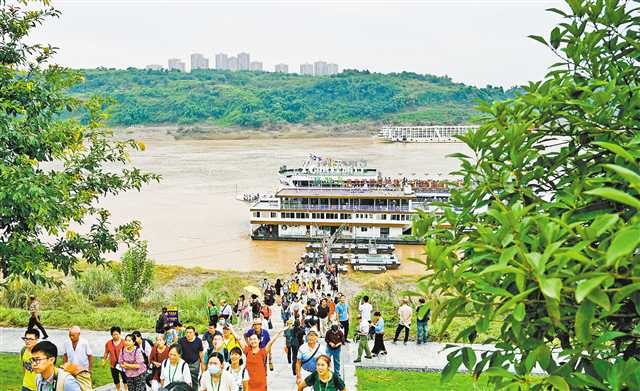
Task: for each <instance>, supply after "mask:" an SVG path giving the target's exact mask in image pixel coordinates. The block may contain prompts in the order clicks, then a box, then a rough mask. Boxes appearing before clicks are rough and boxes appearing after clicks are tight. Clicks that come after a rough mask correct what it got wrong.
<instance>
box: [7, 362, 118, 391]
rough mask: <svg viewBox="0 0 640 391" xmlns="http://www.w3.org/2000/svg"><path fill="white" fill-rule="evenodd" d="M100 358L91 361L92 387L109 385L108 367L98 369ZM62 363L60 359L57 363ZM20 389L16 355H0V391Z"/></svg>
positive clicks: (16, 390)
mask: <svg viewBox="0 0 640 391" xmlns="http://www.w3.org/2000/svg"><path fill="white" fill-rule="evenodd" d="M101 361H102V359H101V358H95V357H94V359H93V363H94V364H93V368H94V369H93V384H94V386H102V385H105V384H108V383H111V382H112V380H111V372H110V371H109V367H108V366H107V367H106V368H102V367H100V362H101ZM61 362H62V357H60V358H59V359H58V361H57V363H58V364H59V363H61ZM21 388H22V369H21V368H20V360H19V359H18V355H17V354H12V353H0V390H2V391H20V389H21Z"/></svg>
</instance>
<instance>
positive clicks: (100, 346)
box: [0, 306, 357, 391]
mask: <svg viewBox="0 0 640 391" xmlns="http://www.w3.org/2000/svg"><path fill="white" fill-rule="evenodd" d="M273 313H274V314H279V313H280V307H278V306H274V307H273ZM272 321H273V327H274V329H273V330H269V332H270V333H271V334H272V335H273V334H275V333H276V332H277V331H278V330H280V329H281V328H283V327H284V326H283V323H282V320H281V319H280V317H279V316H277V315H276V316H274V317H273V319H272ZM238 331H240V330H238ZM244 331H246V330H242V332H244ZM47 332H48V333H49V341H51V342H53V343H54V344H56V346H58V349H61V348H62V346H63V345H64V341H65V340H66V338H68V330H55V329H47ZM23 333H24V329H18V328H0V352H9V353H19V352H20V349H21V348H22V346H23V342H22V340H20V338H21V337H22V336H23ZM80 335H81V337H82V338H85V339H86V340H87V342H89V345H90V346H91V350H92V352H93V354H94V357H102V354H103V353H104V344H105V342H106V341H107V339H109V338H110V337H109V332H108V331H90V330H83V331H82V332H81V334H80ZM154 335H155V334H154V333H149V334H144V335H143V336H145V337H153V336H154ZM284 347H285V338H284V337H280V338H278V340H277V341H276V342H274V344H273V346H272V354H273V367H274V368H273V369H274V370H273V371H268V384H269V390H270V391H292V390H297V387H296V379H295V377H294V376H293V375H292V373H291V364H289V363H288V362H287V357H286V355H285V353H284ZM341 362H342V373H341V377H342V378H343V379H344V381H345V384H346V387H347V390H349V391H355V390H357V379H356V374H355V367H354V365H353V364H352V362H353V359H352V357H351V356H350V354H349V351H348V349H342V356H341ZM308 389H311V388H308ZM111 390H115V387H114V386H113V385H112V384H111V385H107V386H105V387H100V388H99V389H98V391H111Z"/></svg>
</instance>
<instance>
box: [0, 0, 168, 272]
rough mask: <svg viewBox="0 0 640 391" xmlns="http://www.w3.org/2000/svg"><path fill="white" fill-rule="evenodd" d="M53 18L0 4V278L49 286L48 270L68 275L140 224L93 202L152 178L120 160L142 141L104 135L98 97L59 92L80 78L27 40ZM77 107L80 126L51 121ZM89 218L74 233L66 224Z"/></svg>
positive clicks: (36, 9)
mask: <svg viewBox="0 0 640 391" xmlns="http://www.w3.org/2000/svg"><path fill="white" fill-rule="evenodd" d="M58 15H59V12H58V11H57V10H55V9H53V8H52V7H51V6H50V5H49V3H48V1H43V2H42V3H41V4H40V3H38V4H37V5H33V4H29V2H27V1H20V2H15V1H6V0H0V33H1V34H2V41H0V282H2V280H4V281H6V280H7V279H9V278H19V277H24V278H27V279H29V280H31V281H32V282H35V283H38V284H41V283H46V284H50V283H54V282H55V280H54V279H53V278H52V277H51V273H50V271H51V270H58V271H62V272H64V273H65V274H73V275H77V271H76V264H77V262H78V261H79V260H81V259H83V260H86V261H88V262H90V263H94V264H101V263H103V262H104V259H103V256H102V254H104V253H105V252H112V251H115V250H116V249H117V248H118V243H119V241H121V240H123V241H128V240H133V239H134V238H135V237H136V236H137V235H138V231H139V230H140V224H139V223H138V222H136V221H133V222H130V223H128V224H124V225H120V226H118V227H115V228H114V227H112V226H111V224H110V221H109V211H108V210H106V209H104V208H101V207H99V206H97V205H98V201H99V199H100V198H101V197H103V196H106V195H116V194H118V193H120V192H122V191H126V190H129V189H140V187H141V186H142V185H143V184H144V183H147V182H149V181H150V180H153V179H159V177H158V176H156V175H153V174H146V173H142V172H140V170H138V169H137V168H132V167H130V166H129V165H128V164H129V151H130V150H137V149H141V148H143V147H144V146H143V145H142V144H141V143H136V142H135V141H133V140H128V141H112V139H111V137H110V136H111V132H110V131H109V130H108V129H105V128H104V127H103V126H102V123H103V121H104V120H105V118H106V115H105V113H104V112H103V111H102V110H103V109H104V107H105V104H106V103H107V102H106V101H105V100H103V99H100V98H91V99H88V100H86V101H80V100H78V99H76V98H72V97H70V96H69V95H68V94H67V93H66V92H65V91H66V90H67V89H68V88H69V87H71V86H73V85H75V84H77V83H79V82H81V80H82V77H81V76H80V75H79V74H78V73H75V72H71V71H69V70H67V69H64V68H61V67H59V66H56V65H49V64H48V61H49V59H50V58H51V56H52V55H53V54H54V53H55V50H54V48H53V47H51V46H44V45H38V44H35V45H32V44H28V43H26V42H27V41H28V38H27V37H28V34H29V32H30V31H31V30H32V29H33V28H35V27H36V26H38V25H40V24H42V23H43V21H44V20H45V19H47V18H52V17H57V16H58ZM77 111H82V112H85V113H86V118H87V120H86V124H84V125H83V124H81V123H79V122H78V121H77V120H74V119H69V120H63V119H60V118H61V116H62V115H63V114H64V113H68V112H77ZM89 224H90V226H89V227H88V229H87V230H86V232H83V233H78V232H75V231H73V230H71V228H70V227H71V225H79V226H83V225H84V226H88V225H89Z"/></svg>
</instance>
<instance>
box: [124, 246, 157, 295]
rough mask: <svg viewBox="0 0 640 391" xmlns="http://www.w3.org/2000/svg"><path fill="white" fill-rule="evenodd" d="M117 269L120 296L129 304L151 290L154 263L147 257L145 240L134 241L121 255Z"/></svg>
mask: <svg viewBox="0 0 640 391" xmlns="http://www.w3.org/2000/svg"><path fill="white" fill-rule="evenodd" d="M121 261H122V264H121V265H120V267H119V269H118V271H117V279H118V284H119V285H120V292H121V293H122V296H124V298H125V299H126V300H127V301H128V302H129V303H131V304H137V303H139V302H140V299H142V298H143V297H144V295H145V294H146V293H147V292H149V291H151V288H152V283H153V269H154V263H153V261H152V260H150V259H148V258H147V242H145V241H140V242H136V243H135V244H134V245H133V246H131V247H130V248H129V249H128V250H127V252H126V253H125V254H124V255H123V256H122V259H121Z"/></svg>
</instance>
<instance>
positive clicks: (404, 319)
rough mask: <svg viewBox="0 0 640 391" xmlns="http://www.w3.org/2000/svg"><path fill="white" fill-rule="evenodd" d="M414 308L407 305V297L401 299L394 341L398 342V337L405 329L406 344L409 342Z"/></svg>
mask: <svg viewBox="0 0 640 391" xmlns="http://www.w3.org/2000/svg"><path fill="white" fill-rule="evenodd" d="M412 314H413V310H412V309H411V307H409V306H408V305H407V299H402V300H400V307H399V308H398V318H399V319H400V320H399V321H398V327H397V328H396V335H395V337H393V343H396V342H398V337H399V336H400V333H401V332H402V330H403V329H404V344H405V345H406V344H407V341H408V340H409V330H410V329H411V315H412Z"/></svg>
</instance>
